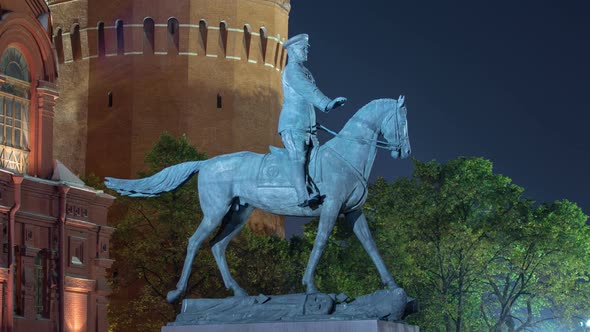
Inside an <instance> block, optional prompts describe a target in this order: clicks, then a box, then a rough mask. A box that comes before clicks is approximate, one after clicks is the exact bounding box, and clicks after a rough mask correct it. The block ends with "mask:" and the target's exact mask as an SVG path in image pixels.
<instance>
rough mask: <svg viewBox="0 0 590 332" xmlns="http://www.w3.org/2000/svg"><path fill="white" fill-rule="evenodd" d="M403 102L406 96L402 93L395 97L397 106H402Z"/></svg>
mask: <svg viewBox="0 0 590 332" xmlns="http://www.w3.org/2000/svg"><path fill="white" fill-rule="evenodd" d="M405 102H406V97H405V96H404V95H399V98H397V107H398V108H402V107H403V106H404V103H405Z"/></svg>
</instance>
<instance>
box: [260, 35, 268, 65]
mask: <svg viewBox="0 0 590 332" xmlns="http://www.w3.org/2000/svg"><path fill="white" fill-rule="evenodd" d="M267 45H268V34H267V32H266V28H265V27H262V28H260V54H261V55H262V64H264V63H265V62H266V46H267Z"/></svg>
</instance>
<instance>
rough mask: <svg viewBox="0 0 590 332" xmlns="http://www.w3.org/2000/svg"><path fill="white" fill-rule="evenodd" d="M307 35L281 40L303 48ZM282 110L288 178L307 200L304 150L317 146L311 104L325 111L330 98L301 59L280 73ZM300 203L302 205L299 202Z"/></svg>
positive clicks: (281, 122)
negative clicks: (288, 164)
mask: <svg viewBox="0 0 590 332" xmlns="http://www.w3.org/2000/svg"><path fill="white" fill-rule="evenodd" d="M307 38H308V37H307V35H305V34H302V35H297V36H295V37H292V38H291V39H289V40H288V41H287V42H286V43H285V48H287V49H289V47H291V46H293V47H295V46H294V45H297V46H299V47H307ZM282 84H283V109H282V110H281V115H280V117H279V130H278V131H279V134H280V135H281V138H282V140H283V144H284V145H285V148H286V149H287V151H288V154H289V160H290V162H291V179H292V183H293V185H294V186H295V189H296V190H297V196H298V198H299V200H300V203H302V202H307V200H308V199H309V194H308V192H307V184H306V180H305V178H306V161H307V155H308V151H309V149H310V148H311V147H313V146H318V145H319V143H318V140H317V138H316V115H315V110H314V107H316V108H318V109H319V110H321V111H322V112H328V111H329V109H328V105H329V104H330V102H331V101H332V100H331V99H330V98H328V97H326V96H325V95H324V94H323V93H322V92H321V91H320V90H319V89H318V87H317V86H316V85H315V80H314V79H313V76H312V75H311V73H310V72H309V70H308V69H307V68H305V66H303V63H302V61H290V62H289V63H288V64H287V66H286V67H285V69H284V70H283V75H282ZM301 205H302V206H303V205H305V204H301Z"/></svg>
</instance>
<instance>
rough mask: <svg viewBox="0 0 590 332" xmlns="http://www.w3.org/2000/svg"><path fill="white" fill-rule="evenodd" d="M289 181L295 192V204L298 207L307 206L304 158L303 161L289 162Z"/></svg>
mask: <svg viewBox="0 0 590 332" xmlns="http://www.w3.org/2000/svg"><path fill="white" fill-rule="evenodd" d="M291 181H292V182H291V183H293V186H294V187H295V191H296V192H297V201H298V202H299V203H298V204H297V205H298V206H300V207H307V206H309V193H308V192H307V184H306V183H305V160H303V162H294V163H292V164H291Z"/></svg>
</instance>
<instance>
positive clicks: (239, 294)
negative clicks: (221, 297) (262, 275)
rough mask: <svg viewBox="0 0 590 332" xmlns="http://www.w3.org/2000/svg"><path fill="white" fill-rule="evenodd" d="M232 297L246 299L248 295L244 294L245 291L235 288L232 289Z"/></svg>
mask: <svg viewBox="0 0 590 332" xmlns="http://www.w3.org/2000/svg"><path fill="white" fill-rule="evenodd" d="M234 296H235V297H247V296H248V293H246V291H245V290H244V289H243V288H241V287H236V288H234Z"/></svg>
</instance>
